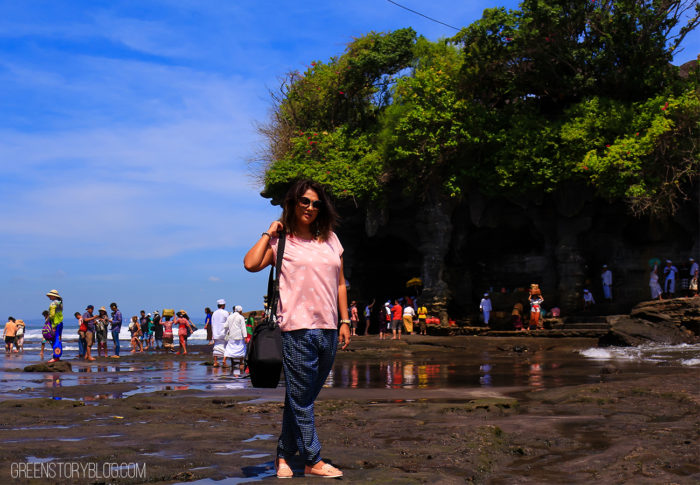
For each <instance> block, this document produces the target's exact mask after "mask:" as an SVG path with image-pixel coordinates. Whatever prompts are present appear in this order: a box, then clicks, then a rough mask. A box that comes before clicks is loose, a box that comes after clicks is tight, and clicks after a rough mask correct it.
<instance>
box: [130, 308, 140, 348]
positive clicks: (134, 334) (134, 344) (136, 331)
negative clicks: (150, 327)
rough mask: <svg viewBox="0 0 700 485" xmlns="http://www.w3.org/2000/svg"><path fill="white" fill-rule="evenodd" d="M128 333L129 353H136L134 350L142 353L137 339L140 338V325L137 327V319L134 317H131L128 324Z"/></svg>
mask: <svg viewBox="0 0 700 485" xmlns="http://www.w3.org/2000/svg"><path fill="white" fill-rule="evenodd" d="M129 332H130V333H131V353H132V354H134V353H136V349H137V348H138V349H139V352H143V345H142V344H141V340H140V339H139V337H140V336H141V325H139V317H137V316H136V315H134V316H133V317H131V323H130V324H129Z"/></svg>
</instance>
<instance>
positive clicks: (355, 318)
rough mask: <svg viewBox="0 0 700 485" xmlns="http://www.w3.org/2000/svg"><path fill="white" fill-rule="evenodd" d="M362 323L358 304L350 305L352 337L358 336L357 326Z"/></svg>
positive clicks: (353, 302)
mask: <svg viewBox="0 0 700 485" xmlns="http://www.w3.org/2000/svg"><path fill="white" fill-rule="evenodd" d="M359 323H360V316H359V315H358V313H357V302H356V301H355V300H353V301H352V303H350V336H352V337H355V336H357V325H358V324H359Z"/></svg>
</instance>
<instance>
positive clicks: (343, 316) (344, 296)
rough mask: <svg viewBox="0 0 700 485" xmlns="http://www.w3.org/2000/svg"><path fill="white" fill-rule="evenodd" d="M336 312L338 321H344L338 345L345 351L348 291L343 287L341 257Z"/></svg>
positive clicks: (347, 337) (343, 275)
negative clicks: (338, 314) (338, 316)
mask: <svg viewBox="0 0 700 485" xmlns="http://www.w3.org/2000/svg"><path fill="white" fill-rule="evenodd" d="M338 311H339V313H340V320H341V321H342V320H345V322H344V323H341V324H340V328H339V329H338V343H339V344H342V347H341V349H342V350H345V349H346V348H347V347H348V345H349V344H350V325H348V323H347V321H348V320H350V319H349V318H348V289H347V287H346V286H345V272H344V271H343V257H342V256H341V257H340V281H338Z"/></svg>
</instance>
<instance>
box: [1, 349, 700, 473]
mask: <svg viewBox="0 0 700 485" xmlns="http://www.w3.org/2000/svg"><path fill="white" fill-rule="evenodd" d="M594 347H595V341H594V340H592V339H551V338H537V339H535V338H525V337H523V338H485V337H417V336H411V337H408V338H406V339H404V340H401V341H379V340H378V339H376V338H371V337H359V338H355V339H354V340H353V342H352V344H351V348H350V350H349V351H345V352H339V353H338V357H337V359H336V365H335V367H334V371H333V374H332V376H331V377H330V378H329V381H328V383H327V387H326V388H325V389H324V390H323V391H322V392H321V395H320V398H319V400H318V401H317V407H316V415H317V425H318V429H319V434H320V438H321V441H322V444H323V455H324V457H325V458H326V459H328V460H329V461H331V462H332V463H333V464H335V465H337V466H339V467H340V468H342V469H343V471H344V472H345V478H344V480H345V481H348V482H351V483H396V484H408V483H445V484H452V483H565V482H566V483H584V482H590V481H591V480H596V481H597V482H599V483H698V481H699V480H700V466H699V465H698V463H697V456H699V454H700V446H699V443H700V440H699V438H700V436H699V435H700V427H699V426H698V420H697V416H698V415H699V414H700V413H699V412H700V380H698V370H697V367H692V366H691V367H688V366H679V365H660V364H658V363H649V362H639V361H629V362H619V361H610V360H599V361H596V360H591V359H589V358H586V357H584V356H583V355H581V352H580V351H582V350H584V349H591V348H594ZM210 360H211V359H210V356H209V349H208V347H207V346H205V345H202V346H193V348H192V352H191V354H190V355H188V356H186V357H184V356H165V355H160V354H147V353H144V354H126V355H124V356H123V357H122V358H121V359H119V361H115V359H102V360H101V361H100V360H98V361H96V362H92V363H89V364H88V363H83V362H78V361H74V360H73V361H70V360H69V361H70V362H71V364H72V370H73V372H70V373H62V374H50V373H49V374H45V373H27V372H23V371H22V369H23V368H24V366H25V365H27V364H28V363H36V362H37V361H38V356H36V355H24V356H14V355H13V356H5V359H4V362H3V372H2V384H3V386H2V389H3V391H2V401H1V402H0V442H2V448H1V451H0V475H1V476H2V477H3V478H2V482H3V483H181V482H190V483H200V484H215V483H218V484H234V483H235V484H238V483H247V482H249V481H260V480H264V481H276V480H277V479H276V478H275V477H274V476H273V474H274V471H273V458H274V451H275V445H276V437H277V434H278V433H279V429H280V419H281V413H282V402H283V387H282V385H280V387H278V388H277V389H272V390H260V389H252V388H251V387H250V383H249V381H248V380H243V379H236V378H235V376H231V375H230V371H229V370H228V369H221V368H212V367H211V365H208V364H210ZM294 465H295V468H296V470H297V472H298V474H299V477H297V478H295V479H294V483H307V482H309V483H313V482H315V481H317V480H315V479H305V478H303V477H301V473H302V472H303V464H301V463H296V464H294ZM79 466H82V468H78V467H79ZM51 472H53V476H47V475H48V474H49V473H51ZM61 474H62V475H61Z"/></svg>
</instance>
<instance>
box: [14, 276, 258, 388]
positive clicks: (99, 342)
mask: <svg viewBox="0 0 700 485" xmlns="http://www.w3.org/2000/svg"><path fill="white" fill-rule="evenodd" d="M46 296H47V297H48V298H49V300H50V305H49V309H48V310H44V311H43V312H42V316H43V317H44V324H43V327H42V331H41V336H42V340H41V349H40V357H41V358H42V359H43V358H44V350H45V348H46V346H47V345H48V346H49V347H50V348H51V349H52V356H51V359H49V361H48V362H56V361H59V360H61V357H62V356H63V325H64V322H63V298H62V297H61V296H60V294H59V293H58V291H57V290H51V291H50V292H48V293H47V294H46ZM217 304H218V309H217V310H216V311H215V312H212V311H211V310H210V309H209V308H205V310H204V313H205V320H204V329H205V330H206V332H207V342H208V343H209V344H210V345H212V346H213V356H214V366H215V367H219V365H221V366H222V367H229V365H228V364H227V359H229V360H230V361H231V365H233V363H234V362H236V361H237V362H238V368H239V369H240V372H241V375H242V376H245V373H244V366H243V363H244V358H245V352H246V344H247V343H248V341H249V340H250V337H251V335H252V333H253V327H254V326H255V317H254V314H255V312H251V313H250V314H249V316H248V318H247V319H246V318H245V317H244V316H243V308H242V307H241V306H240V305H236V306H235V307H234V308H232V310H233V311H232V312H230V313H229V312H228V311H226V309H225V306H226V302H225V301H224V300H218V301H217ZM109 307H110V313H108V312H107V309H106V308H105V307H104V306H103V307H100V308H99V310H97V312H95V306H94V305H87V306H86V307H85V312H84V313H82V314H81V313H80V312H75V314H74V317H75V320H76V323H77V328H78V332H77V333H78V356H77V357H78V359H80V360H86V361H94V360H96V358H95V356H94V355H93V345H96V349H97V357H105V358H109V357H111V358H115V359H118V358H120V353H121V345H120V339H119V334H120V332H121V329H122V324H123V323H124V317H123V316H122V313H121V311H120V310H119V307H118V305H117V303H115V302H112V303H111V304H110V305H109ZM196 329H197V327H196V325H195V324H194V323H193V322H192V320H191V319H190V317H189V315H188V314H187V312H186V311H185V310H180V311H178V312H175V311H174V310H172V309H164V310H163V311H162V315H161V312H159V311H158V310H155V311H154V312H152V313H146V311H145V310H141V312H140V316H137V315H134V316H132V317H131V319H130V320H129V324H128V330H129V334H130V336H131V339H130V348H129V350H130V351H131V353H137V352H144V351H146V350H149V349H151V350H153V351H163V352H172V353H175V355H186V354H187V339H188V338H189V337H190V336H191V335H192V333H194V331H195V330H196ZM25 330H26V325H25V323H24V321H23V320H20V319H15V318H14V317H12V316H10V317H9V318H8V320H7V323H6V324H5V328H4V332H3V338H4V340H5V351H6V352H7V353H10V352H21V351H23V350H24V335H25ZM110 334H111V340H112V346H113V353H112V355H111V356H110V350H109V347H108V337H109V335H110ZM176 335H177V342H178V343H179V348H178V349H177V350H176V349H175V336H176ZM219 359H221V364H219Z"/></svg>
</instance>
